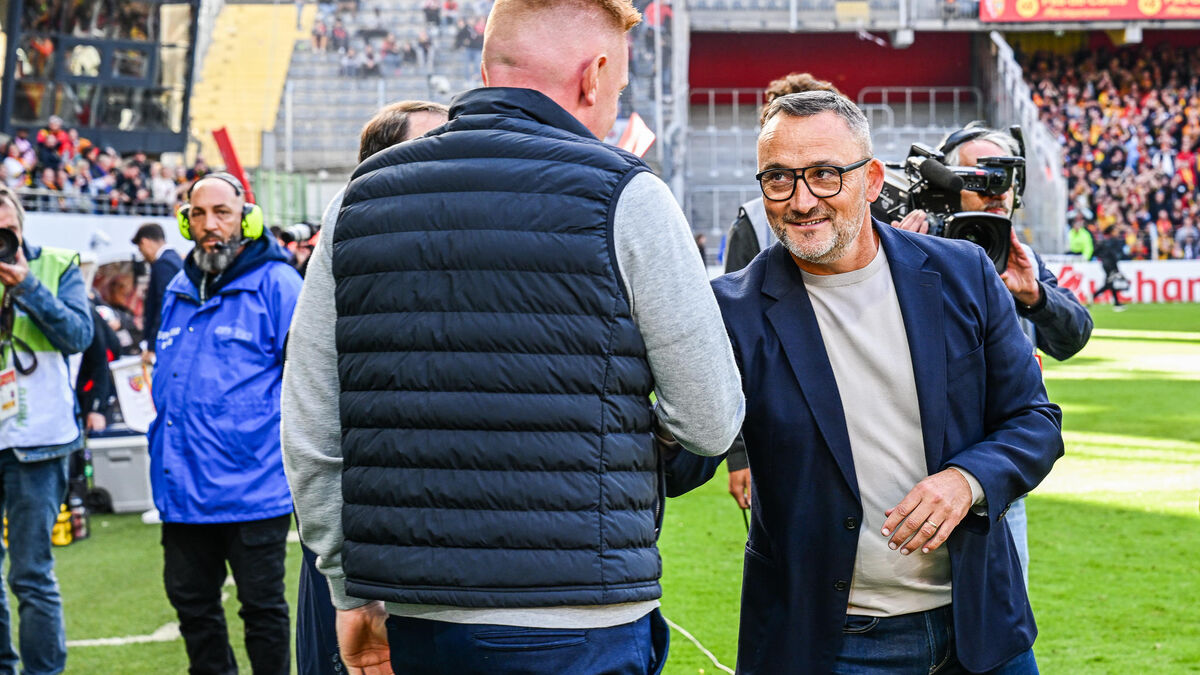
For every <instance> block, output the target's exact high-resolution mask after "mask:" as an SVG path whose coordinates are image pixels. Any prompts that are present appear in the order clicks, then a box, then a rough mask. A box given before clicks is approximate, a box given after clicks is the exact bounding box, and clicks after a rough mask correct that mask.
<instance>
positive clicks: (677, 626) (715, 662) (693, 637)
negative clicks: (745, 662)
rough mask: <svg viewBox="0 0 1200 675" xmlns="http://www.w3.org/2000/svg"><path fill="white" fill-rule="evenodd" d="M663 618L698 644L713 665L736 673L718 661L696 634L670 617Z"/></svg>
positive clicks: (732, 674)
mask: <svg viewBox="0 0 1200 675" xmlns="http://www.w3.org/2000/svg"><path fill="white" fill-rule="evenodd" d="M663 620H665V621H666V622H667V625H668V626H670V627H671V628H674V629H675V630H677V631H679V634H680V635H683V637H685V638H687V639H688V640H689V641H691V643H692V644H694V645H696V649H699V650H700V653H701V654H704V655H705V656H707V657H708V660H709V661H712V662H713V665H714V666H716V667H717V668H718V669H719V670H723V671H725V672H726V673H729V675H734V673H733V669H732V668H730V667H729V666H727V665H724V664H723V663H721V662H720V661H718V660H717V657H716V656H715V655H714V654H713V653H712V652H710V651H708V649H707V648H706V647H705V646H704V645H702V644H700V641H699V640H697V639H696V638H695V636H693V635H692V634H691V633H689V632H687V631H686V630H684V629H683V626H680V625H679V624H677V623H675V622H674V621H672V620H670V619H668V618H667V617H665V616H664V617H663Z"/></svg>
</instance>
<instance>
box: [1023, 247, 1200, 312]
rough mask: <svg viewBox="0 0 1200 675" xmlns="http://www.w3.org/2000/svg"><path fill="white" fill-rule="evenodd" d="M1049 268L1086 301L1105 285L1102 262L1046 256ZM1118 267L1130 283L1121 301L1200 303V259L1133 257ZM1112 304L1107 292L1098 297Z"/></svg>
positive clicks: (1101, 300)
mask: <svg viewBox="0 0 1200 675" xmlns="http://www.w3.org/2000/svg"><path fill="white" fill-rule="evenodd" d="M1045 262H1046V268H1047V269H1049V270H1050V271H1051V272H1052V273H1054V275H1055V276H1057V277H1058V284H1059V286H1062V287H1063V288H1068V289H1070V290H1071V291H1072V292H1073V293H1075V295H1076V296H1077V297H1078V298H1079V299H1080V300H1081V301H1083V302H1089V301H1092V299H1093V296H1094V295H1095V293H1096V290H1097V289H1098V288H1100V287H1102V286H1104V269H1103V268H1102V267H1101V266H1100V263H1098V262H1094V261H1093V262H1072V261H1063V260H1054V259H1052V258H1048V259H1046V261H1045ZM1118 269H1119V270H1120V272H1121V275H1122V276H1124V277H1125V279H1126V280H1127V281H1128V282H1129V288H1128V289H1127V290H1125V291H1123V292H1121V302H1200V260H1130V261H1126V262H1122V263H1120V265H1118ZM1096 301H1097V302H1101V303H1111V302H1112V296H1111V294H1110V293H1108V292H1107V291H1106V292H1105V293H1104V296H1103V297H1101V298H1099V299H1098V300H1096Z"/></svg>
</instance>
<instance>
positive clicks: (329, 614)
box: [296, 544, 346, 675]
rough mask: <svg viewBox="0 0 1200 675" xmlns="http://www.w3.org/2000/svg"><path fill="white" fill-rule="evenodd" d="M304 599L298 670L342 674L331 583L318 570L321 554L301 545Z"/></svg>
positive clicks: (299, 610)
mask: <svg viewBox="0 0 1200 675" xmlns="http://www.w3.org/2000/svg"><path fill="white" fill-rule="evenodd" d="M300 549H301V550H302V551H303V552H304V561H303V562H302V563H301V565H300V597H299V601H298V602H297V603H296V669H297V670H298V671H299V673H300V675H342V674H343V673H345V672H346V666H345V665H343V664H342V657H341V655H340V654H339V653H338V643H337V612H336V611H335V610H334V609H333V603H332V602H331V601H330V600H329V584H328V583H327V582H326V581H325V577H324V575H322V574H321V573H320V572H319V571H317V554H315V553H313V552H312V551H310V550H308V547H307V546H304V545H303V544H301V546H300Z"/></svg>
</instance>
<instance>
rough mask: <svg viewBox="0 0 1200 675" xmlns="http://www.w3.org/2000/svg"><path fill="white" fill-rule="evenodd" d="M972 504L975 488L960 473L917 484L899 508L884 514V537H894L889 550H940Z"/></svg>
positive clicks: (955, 471) (951, 470)
mask: <svg viewBox="0 0 1200 675" xmlns="http://www.w3.org/2000/svg"><path fill="white" fill-rule="evenodd" d="M971 502H972V497H971V484H970V483H968V482H967V479H966V478H965V477H964V476H963V475H962V473H960V472H959V471H958V469H955V468H949V469H946V470H945V471H939V472H938V473H935V474H933V475H932V476H930V477H928V478H926V479H925V480H923V481H921V482H920V483H917V486H916V487H914V488H913V489H912V490H910V491H909V493H908V494H907V495H905V497H904V499H902V500H901V501H900V503H899V504H897V505H896V506H894V507H892V508H890V509H888V510H887V511H885V512H884V515H885V516H887V520H885V521H884V523H883V530H882V532H883V536H885V537H886V536H888V535H891V539H892V540H891V542H889V544H888V546H890V547H891V548H892V549H896V548H897V547H901V548H900V552H901V553H903V554H905V555H908V554H909V553H912V552H913V551H915V550H917V549H921V552H922V553H929V552H930V551H934V550H937V548H938V547H939V546H941V545H942V543H943V542H945V541H946V539H947V538H949V536H950V533H951V532H953V531H954V528H955V527H957V526H958V524H959V523H960V522H962V519H963V518H965V517H966V515H967V512H968V511H969V510H970V508H971ZM910 537H911V539H910ZM906 541H907V542H908V543H905V542H906Z"/></svg>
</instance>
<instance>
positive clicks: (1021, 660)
mask: <svg viewBox="0 0 1200 675" xmlns="http://www.w3.org/2000/svg"><path fill="white" fill-rule="evenodd" d="M833 672H834V673H835V675H885V674H888V675H894V674H895V673H930V674H931V675H932V674H933V673H937V674H938V675H960V674H961V675H965V673H967V672H969V671H967V670H966V669H965V668H963V666H962V664H961V663H959V662H958V656H957V655H956V654H955V646H954V616H953V614H952V613H951V611H950V606H949V605H947V606H945V607H939V608H938V609H931V610H929V611H927V612H917V613H915V614H902V615H900V616H889V617H884V618H879V617H873V616H856V615H853V614H851V615H849V616H847V617H846V625H845V627H844V628H843V629H842V650H841V651H840V652H839V653H838V658H837V663H836V664H835V665H834V667H833ZM1037 672H1038V668H1037V661H1036V660H1035V659H1034V658H1033V650H1032V649H1030V650H1028V651H1026V652H1025V653H1024V654H1020V655H1018V656H1016V657H1015V658H1013V659H1011V660H1010V661H1008V662H1007V663H1005V664H1003V665H1001V666H1000V667H999V668H996V669H993V670H989V671H988V675H1037Z"/></svg>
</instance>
